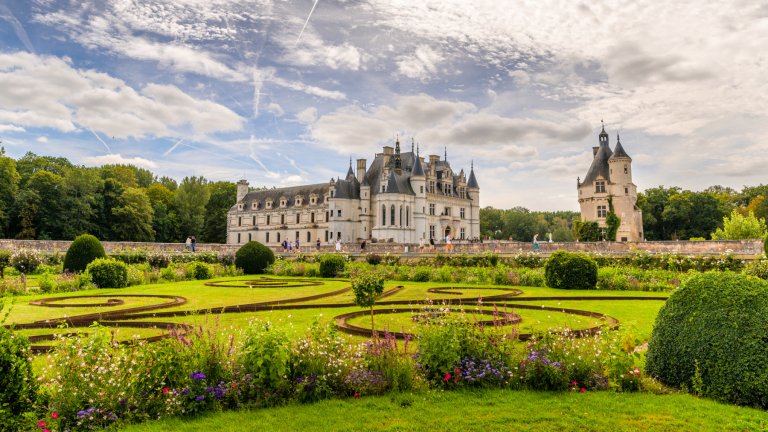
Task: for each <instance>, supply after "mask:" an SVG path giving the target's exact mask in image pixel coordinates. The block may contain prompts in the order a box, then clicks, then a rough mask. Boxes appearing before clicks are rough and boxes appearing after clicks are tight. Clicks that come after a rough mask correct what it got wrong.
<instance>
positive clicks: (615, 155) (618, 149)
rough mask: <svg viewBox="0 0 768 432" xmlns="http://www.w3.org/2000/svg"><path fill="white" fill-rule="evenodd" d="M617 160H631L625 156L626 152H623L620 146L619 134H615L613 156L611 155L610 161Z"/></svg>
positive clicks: (622, 147)
mask: <svg viewBox="0 0 768 432" xmlns="http://www.w3.org/2000/svg"><path fill="white" fill-rule="evenodd" d="M619 158H625V159H629V160H632V158H631V157H629V155H628V154H627V152H626V151H625V150H624V146H622V145H621V139H620V138H619V133H618V132H616V148H615V149H614V151H613V154H612V155H611V157H610V158H609V160H610V159H619Z"/></svg>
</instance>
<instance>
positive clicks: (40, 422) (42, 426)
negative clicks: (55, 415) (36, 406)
mask: <svg viewBox="0 0 768 432" xmlns="http://www.w3.org/2000/svg"><path fill="white" fill-rule="evenodd" d="M37 427H39V428H41V429H42V428H44V427H45V421H43V420H40V421H39V422H37Z"/></svg>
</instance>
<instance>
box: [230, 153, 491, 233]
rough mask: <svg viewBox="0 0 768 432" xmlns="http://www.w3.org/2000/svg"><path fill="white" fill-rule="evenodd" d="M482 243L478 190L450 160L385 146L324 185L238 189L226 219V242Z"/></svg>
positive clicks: (245, 186) (241, 184) (244, 183)
mask: <svg viewBox="0 0 768 432" xmlns="http://www.w3.org/2000/svg"><path fill="white" fill-rule="evenodd" d="M449 235H450V236H451V237H452V238H454V239H457V240H470V239H479V238H480V186H479V185H478V183H477V179H476V178H475V172H474V164H473V165H472V167H471V168H470V172H469V177H467V176H466V175H465V173H464V170H463V169H462V170H460V171H459V172H458V173H456V172H455V171H454V170H453V169H452V168H451V165H450V163H448V160H447V152H446V154H445V157H444V158H443V160H440V156H438V155H430V156H429V160H428V161H427V160H425V159H424V158H423V157H421V156H419V152H418V149H417V150H416V151H414V149H413V143H412V144H411V151H410V152H401V151H400V140H399V139H397V140H396V142H395V147H394V148H392V147H391V146H384V148H383V152H382V153H377V154H376V155H375V157H374V159H373V162H372V163H371V165H370V166H368V165H367V163H366V160H365V159H358V160H357V172H356V173H355V171H353V169H352V159H351V158H350V161H349V170H348V171H347V174H346V176H345V177H344V178H343V179H342V178H337V179H331V180H330V182H328V183H319V184H312V185H304V186H293V187H285V188H276V189H269V190H262V191H249V189H248V182H247V181H245V180H240V181H239V182H238V183H237V202H236V203H235V205H234V206H233V207H232V208H231V209H230V210H229V212H228V223H227V243H230V244H240V243H245V242H248V241H251V240H255V241H258V242H260V243H263V244H266V245H275V244H279V243H281V242H283V241H284V240H287V241H290V242H294V241H297V240H298V241H299V242H300V244H302V245H309V244H314V243H315V242H316V241H317V240H318V239H319V240H320V241H321V242H322V243H327V242H335V241H337V240H340V241H342V242H345V243H349V242H359V241H362V240H368V241H371V240H374V241H379V242H395V243H411V244H413V243H421V242H426V243H428V242H429V241H430V239H432V240H434V241H435V242H439V241H443V240H444V239H445V238H446V237H447V236H449Z"/></svg>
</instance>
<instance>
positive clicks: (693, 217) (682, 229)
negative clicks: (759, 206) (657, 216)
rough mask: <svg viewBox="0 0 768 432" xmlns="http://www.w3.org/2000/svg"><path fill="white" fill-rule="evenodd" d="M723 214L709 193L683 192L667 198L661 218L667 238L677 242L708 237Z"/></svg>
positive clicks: (719, 204) (715, 199) (720, 207)
mask: <svg viewBox="0 0 768 432" xmlns="http://www.w3.org/2000/svg"><path fill="white" fill-rule="evenodd" d="M725 214H726V213H725V211H724V209H723V207H722V204H721V202H720V201H719V200H718V199H717V198H716V197H715V196H714V195H712V194H711V193H707V192H691V191H683V192H681V193H679V194H676V195H673V196H671V197H670V198H669V201H668V203H667V206H666V207H665V208H664V211H663V212H662V215H661V216H662V221H663V223H664V229H665V231H666V232H667V233H669V235H670V237H669V238H670V239H673V240H677V239H689V238H691V237H709V235H710V233H711V232H712V231H714V230H715V228H717V226H718V225H719V224H720V222H721V221H722V219H723V216H725Z"/></svg>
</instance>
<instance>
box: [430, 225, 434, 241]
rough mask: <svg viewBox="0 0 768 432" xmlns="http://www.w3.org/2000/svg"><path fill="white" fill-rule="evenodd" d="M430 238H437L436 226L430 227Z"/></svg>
mask: <svg viewBox="0 0 768 432" xmlns="http://www.w3.org/2000/svg"><path fill="white" fill-rule="evenodd" d="M429 238H431V239H433V238H435V226H434V225H430V226H429Z"/></svg>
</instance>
